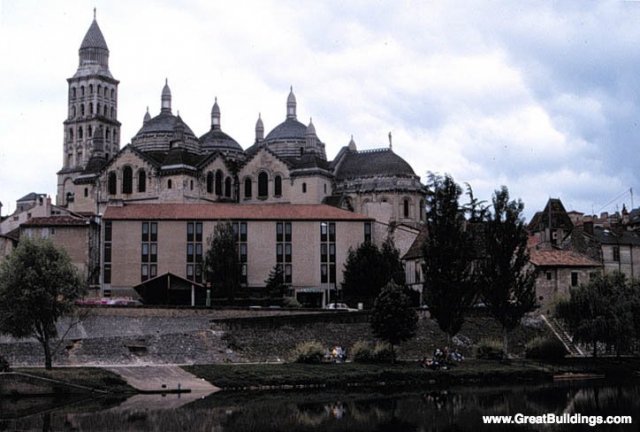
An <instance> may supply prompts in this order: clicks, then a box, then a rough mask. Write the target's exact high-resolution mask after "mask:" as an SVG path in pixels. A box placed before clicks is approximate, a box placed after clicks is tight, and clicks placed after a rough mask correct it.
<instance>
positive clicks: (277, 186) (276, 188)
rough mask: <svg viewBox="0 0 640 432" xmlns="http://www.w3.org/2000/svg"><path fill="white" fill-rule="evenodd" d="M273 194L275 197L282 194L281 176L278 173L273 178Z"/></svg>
mask: <svg viewBox="0 0 640 432" xmlns="http://www.w3.org/2000/svg"><path fill="white" fill-rule="evenodd" d="M273 194H274V195H275V196H277V197H279V196H282V177H280V176H279V175H277V176H276V177H275V179H274V184H273Z"/></svg>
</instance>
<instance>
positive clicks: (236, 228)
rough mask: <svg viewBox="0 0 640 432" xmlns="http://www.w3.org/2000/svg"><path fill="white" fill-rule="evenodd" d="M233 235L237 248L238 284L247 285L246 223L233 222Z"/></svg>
mask: <svg viewBox="0 0 640 432" xmlns="http://www.w3.org/2000/svg"><path fill="white" fill-rule="evenodd" d="M231 226H232V227H233V234H234V236H235V239H236V247H237V248H238V258H239V259H240V265H241V267H240V283H243V284H246V283H247V262H248V256H247V255H248V247H247V223H246V222H233V223H232V224H231Z"/></svg>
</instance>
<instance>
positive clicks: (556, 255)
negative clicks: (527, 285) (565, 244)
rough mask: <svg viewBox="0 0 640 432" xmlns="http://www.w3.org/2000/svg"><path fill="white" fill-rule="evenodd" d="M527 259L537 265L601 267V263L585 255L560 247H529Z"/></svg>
mask: <svg viewBox="0 0 640 432" xmlns="http://www.w3.org/2000/svg"><path fill="white" fill-rule="evenodd" d="M529 261H531V263H532V264H533V265H535V266H537V267H602V264H601V263H599V262H598V261H595V260H593V259H591V258H589V257H588V256H586V255H583V254H581V253H578V252H574V251H570V250H560V249H545V250H537V249H535V248H533V249H530V250H529Z"/></svg>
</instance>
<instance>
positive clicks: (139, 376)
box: [106, 365, 220, 394]
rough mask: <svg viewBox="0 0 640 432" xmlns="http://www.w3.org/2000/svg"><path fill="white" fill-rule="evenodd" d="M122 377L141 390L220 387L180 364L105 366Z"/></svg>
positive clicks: (210, 390)
mask: <svg viewBox="0 0 640 432" xmlns="http://www.w3.org/2000/svg"><path fill="white" fill-rule="evenodd" d="M106 369H107V370H110V371H111V372H115V373H117V374H118V375H120V376H121V377H122V378H124V379H125V380H126V381H127V383H128V384H129V385H130V386H131V387H134V388H136V389H138V390H141V391H163V390H165V391H172V390H173V391H175V390H178V389H181V390H191V391H192V392H198V393H207V394H208V393H213V392H216V391H218V390H220V388H218V387H216V386H213V385H211V384H209V382H207V381H205V380H203V379H201V378H198V377H197V376H195V375H193V374H190V373H189V372H187V371H185V370H184V369H182V368H181V367H180V366H170V365H167V366H112V367H108V368H106Z"/></svg>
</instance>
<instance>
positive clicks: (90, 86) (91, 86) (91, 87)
mask: <svg viewBox="0 0 640 432" xmlns="http://www.w3.org/2000/svg"><path fill="white" fill-rule="evenodd" d="M98 88H100V86H98ZM89 94H93V84H89Z"/></svg>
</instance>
